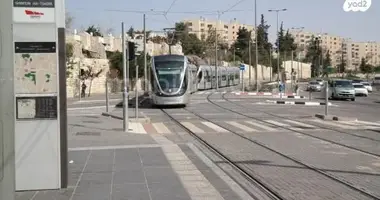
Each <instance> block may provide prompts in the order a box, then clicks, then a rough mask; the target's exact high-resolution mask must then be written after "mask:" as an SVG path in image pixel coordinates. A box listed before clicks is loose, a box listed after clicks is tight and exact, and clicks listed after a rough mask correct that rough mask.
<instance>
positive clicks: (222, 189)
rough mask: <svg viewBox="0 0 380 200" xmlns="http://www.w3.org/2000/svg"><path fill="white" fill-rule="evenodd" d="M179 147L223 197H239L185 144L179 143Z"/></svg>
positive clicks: (235, 199)
mask: <svg viewBox="0 0 380 200" xmlns="http://www.w3.org/2000/svg"><path fill="white" fill-rule="evenodd" d="M179 147H180V148H181V149H182V151H183V152H184V153H185V154H186V155H187V157H188V158H189V159H190V160H191V162H192V163H193V164H194V165H195V166H196V167H197V169H198V170H199V171H201V173H202V174H203V175H204V176H205V178H207V179H208V180H209V181H210V183H211V184H212V185H213V186H214V187H215V189H217V190H218V192H219V193H220V194H221V195H222V197H223V198H224V199H226V200H228V199H234V200H238V199H240V198H239V196H237V194H236V193H235V192H233V191H232V189H231V188H230V187H229V186H228V185H227V184H226V183H225V182H224V180H222V179H221V178H220V177H219V176H217V175H216V174H215V172H214V171H212V170H210V168H209V167H208V166H207V165H206V164H205V163H204V162H203V161H201V160H200V159H199V158H198V157H197V155H195V153H194V152H193V151H192V150H191V149H190V148H189V147H188V146H187V145H179Z"/></svg>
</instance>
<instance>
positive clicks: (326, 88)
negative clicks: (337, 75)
mask: <svg viewBox="0 0 380 200" xmlns="http://www.w3.org/2000/svg"><path fill="white" fill-rule="evenodd" d="M325 92H326V94H325V104H326V105H325V115H326V116H327V115H328V113H329V105H328V104H329V85H328V83H327V81H325Z"/></svg>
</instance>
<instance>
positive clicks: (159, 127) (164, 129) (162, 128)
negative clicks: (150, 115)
mask: <svg viewBox="0 0 380 200" xmlns="http://www.w3.org/2000/svg"><path fill="white" fill-rule="evenodd" d="M152 125H153V127H154V129H156V131H157V133H160V134H165V133H171V131H170V130H169V129H168V128H167V127H166V126H165V124H164V123H162V122H159V123H153V124H152Z"/></svg>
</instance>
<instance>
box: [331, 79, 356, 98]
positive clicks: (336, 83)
mask: <svg viewBox="0 0 380 200" xmlns="http://www.w3.org/2000/svg"><path fill="white" fill-rule="evenodd" d="M328 87H329V91H328V94H327V95H328V98H329V99H350V100H351V101H355V88H354V86H353V85H352V81H350V80H346V79H336V80H329V82H328ZM325 95H326V94H325Z"/></svg>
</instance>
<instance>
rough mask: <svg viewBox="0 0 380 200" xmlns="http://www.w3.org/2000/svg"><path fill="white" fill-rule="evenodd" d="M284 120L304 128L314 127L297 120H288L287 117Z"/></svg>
mask: <svg viewBox="0 0 380 200" xmlns="http://www.w3.org/2000/svg"><path fill="white" fill-rule="evenodd" d="M284 121H286V122H289V123H291V124H296V125H299V126H302V127H306V128H315V126H312V125H310V124H305V123H302V122H297V121H293V120H289V119H285V120H284Z"/></svg>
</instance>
